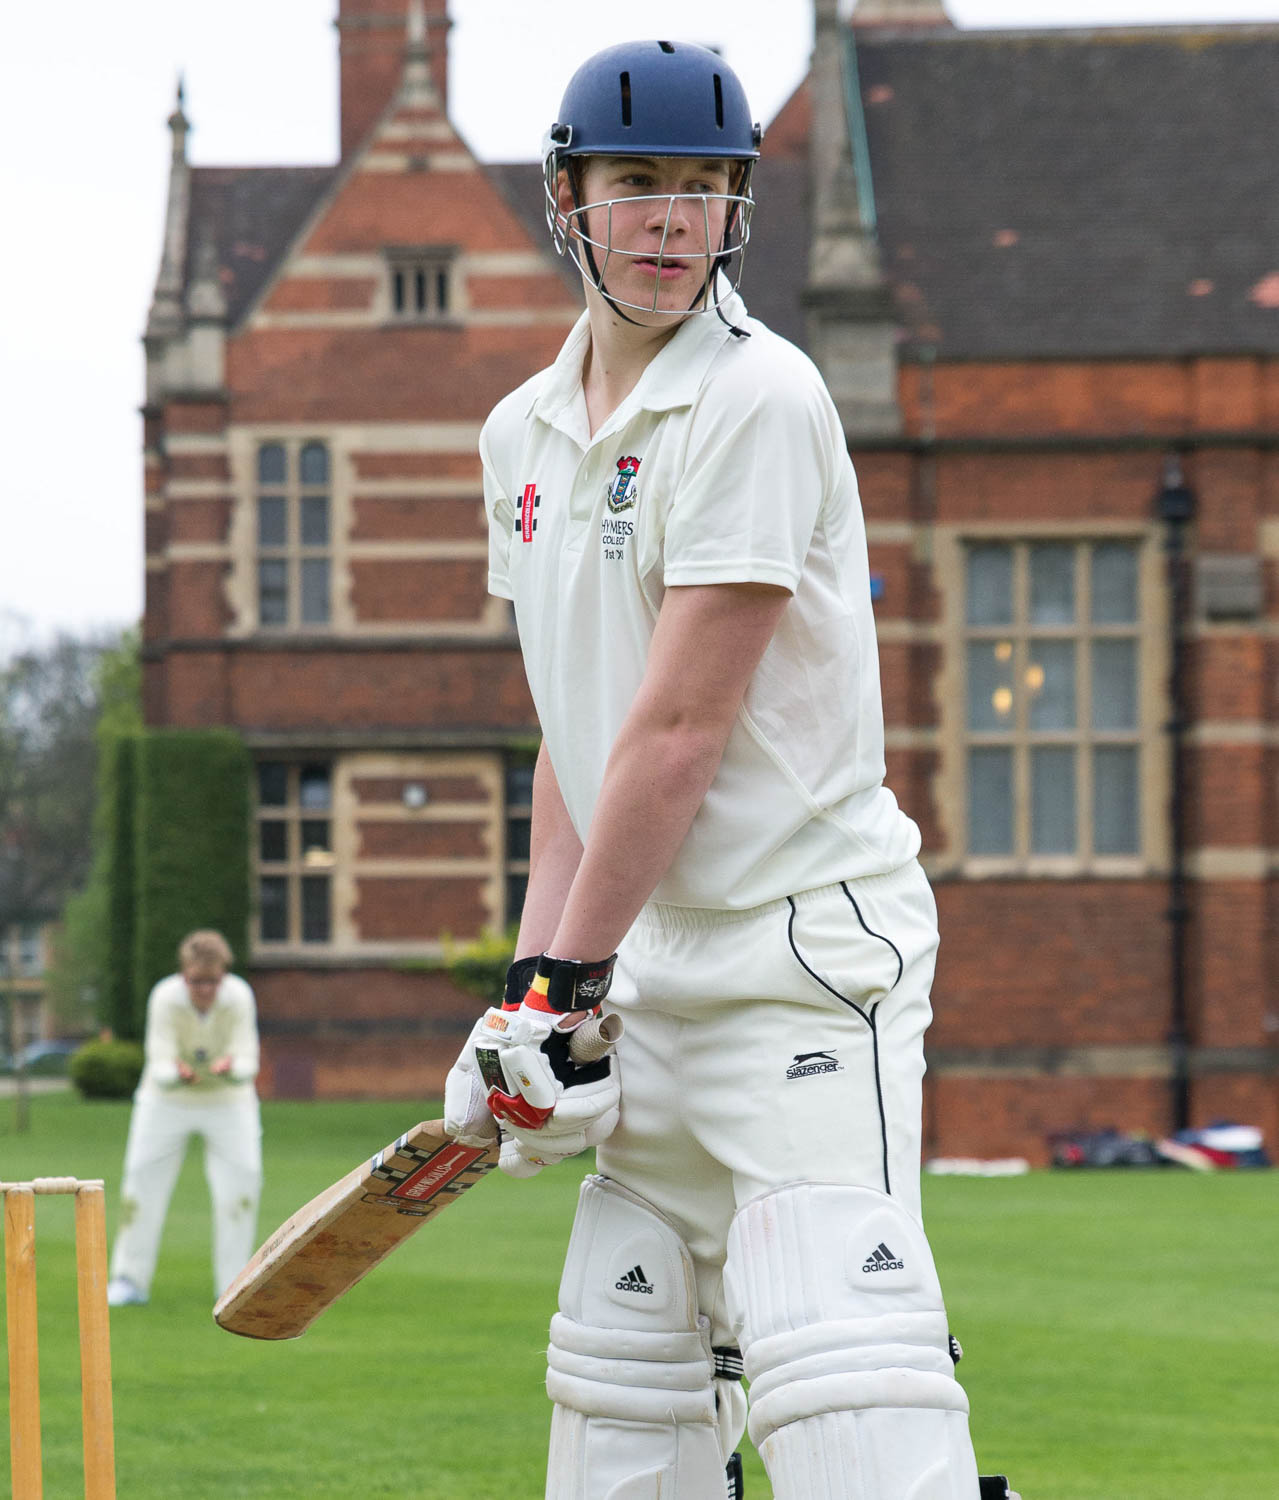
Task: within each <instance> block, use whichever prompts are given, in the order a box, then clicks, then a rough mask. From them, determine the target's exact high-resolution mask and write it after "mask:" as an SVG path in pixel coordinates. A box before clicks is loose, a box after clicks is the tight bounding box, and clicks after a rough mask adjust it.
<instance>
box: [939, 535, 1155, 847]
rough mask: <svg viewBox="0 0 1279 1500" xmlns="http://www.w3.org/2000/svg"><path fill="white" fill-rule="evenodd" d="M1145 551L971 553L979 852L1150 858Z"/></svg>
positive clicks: (973, 794) (1038, 547) (972, 756)
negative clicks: (1146, 854) (1146, 847)
mask: <svg viewBox="0 0 1279 1500" xmlns="http://www.w3.org/2000/svg"><path fill="white" fill-rule="evenodd" d="M1139 562H1140V549H1139V547H1138V545H1137V543H1135V542H1131V541H1092V542H1082V543H1080V542H1066V541H1047V540H1046V541H1042V542H1040V541H1036V542H1018V543H1004V542H996V543H990V542H981V543H972V544H970V545H969V546H968V547H967V549H966V551H965V569H964V575H965V577H964V582H965V589H964V607H965V609H964V646H963V650H964V664H963V665H964V682H965V692H964V710H965V730H964V758H965V768H964V774H965V783H966V801H967V810H968V829H967V849H968V854H969V855H970V856H972V857H992V858H1000V859H1015V860H1020V861H1026V860H1034V859H1039V858H1041V857H1053V856H1068V857H1071V858H1073V859H1075V860H1079V859H1084V860H1088V861H1095V860H1104V859H1105V858H1106V857H1110V856H1128V857H1129V858H1131V857H1132V856H1135V855H1139V854H1140V853H1141V852H1142V838H1141V822H1142V813H1143V809H1142V798H1143V796H1144V795H1145V790H1144V783H1143V776H1142V770H1143V767H1142V756H1143V744H1142V715H1141V708H1140V683H1141V680H1142V670H1141V669H1142V661H1141V656H1142V640H1141V602H1142V601H1141V599H1140V567H1139Z"/></svg>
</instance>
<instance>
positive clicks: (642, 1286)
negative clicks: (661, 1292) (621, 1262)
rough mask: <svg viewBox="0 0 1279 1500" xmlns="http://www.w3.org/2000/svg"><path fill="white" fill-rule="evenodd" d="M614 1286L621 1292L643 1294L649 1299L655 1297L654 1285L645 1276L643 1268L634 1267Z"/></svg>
mask: <svg viewBox="0 0 1279 1500" xmlns="http://www.w3.org/2000/svg"><path fill="white" fill-rule="evenodd" d="M613 1285H614V1286H615V1287H616V1288H617V1290H618V1291H619V1292H643V1293H645V1294H646V1295H647V1296H649V1297H651V1296H652V1295H653V1283H652V1282H651V1281H650V1280H649V1279H648V1277H647V1276H645V1274H644V1267H643V1266H632V1267H631V1269H630V1270H629V1271H627V1273H626V1275H625V1276H622V1277H619V1279H618V1280H617V1281H615V1282H614V1283H613Z"/></svg>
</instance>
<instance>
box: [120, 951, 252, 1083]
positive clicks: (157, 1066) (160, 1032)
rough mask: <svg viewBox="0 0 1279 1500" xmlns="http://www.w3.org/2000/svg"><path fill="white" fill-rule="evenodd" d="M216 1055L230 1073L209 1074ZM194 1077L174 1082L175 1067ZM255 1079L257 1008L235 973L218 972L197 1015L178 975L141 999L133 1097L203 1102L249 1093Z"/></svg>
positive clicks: (166, 980)
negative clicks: (141, 1050)
mask: <svg viewBox="0 0 1279 1500" xmlns="http://www.w3.org/2000/svg"><path fill="white" fill-rule="evenodd" d="M220 1057H229V1058H230V1059H231V1071H230V1073H229V1074H226V1075H222V1074H217V1073H211V1072H210V1071H209V1069H210V1066H211V1065H212V1064H213V1063H215V1062H217V1060H218V1058H220ZM179 1062H184V1063H185V1064H186V1065H187V1067H188V1068H190V1069H192V1071H193V1072H194V1073H195V1075H196V1076H195V1078H194V1079H193V1080H192V1081H191V1082H190V1083H186V1084H180V1083H179V1080H178V1063H179ZM257 1075H258V1026H257V1009H256V1006H255V1005H254V1001H253V991H252V989H251V988H250V987H249V985H248V984H247V983H246V982H245V981H244V980H243V979H241V978H240V977H239V975H238V974H224V975H223V976H222V982H221V983H220V984H219V985H218V989H217V994H216V995H215V996H214V997H213V1003H212V1005H210V1006H209V1008H208V1010H206V1011H203V1012H201V1011H198V1010H197V1009H196V1008H195V1006H194V1005H193V1004H192V1003H191V992H190V990H189V989H187V983H186V980H185V979H183V977H182V975H181V974H170V975H169V976H168V978H167V979H161V980H160V981H159V983H158V984H156V985H155V987H154V988H153V989H152V991H151V994H150V996H149V997H148V998H147V1034H146V1064H145V1066H144V1067H143V1070H142V1077H141V1079H140V1080H139V1083H138V1092H139V1093H148V1094H154V1093H156V1092H157V1091H162V1092H163V1093H164V1096H165V1098H167V1099H183V1100H195V1099H199V1100H200V1101H201V1102H203V1103H208V1101H209V1099H210V1097H212V1096H219V1095H220V1096H227V1097H229V1096H231V1095H235V1094H245V1093H252V1092H253V1088H252V1085H253V1080H254V1079H255V1078H256V1077H257Z"/></svg>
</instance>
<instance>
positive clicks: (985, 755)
mask: <svg viewBox="0 0 1279 1500" xmlns="http://www.w3.org/2000/svg"><path fill="white" fill-rule="evenodd" d="M817 11H818V28H819V35H818V45H817V47H816V49H815V52H814V69H813V72H812V74H811V75H810V78H809V79H807V80H806V81H805V83H804V84H803V85H802V86H801V88H800V89H799V90H798V91H797V93H796V94H795V96H794V97H793V98H792V99H791V101H790V102H789V103H788V104H787V106H786V107H785V108H784V109H783V111H782V112H781V114H780V115H779V117H778V119H777V120H776V121H774V122H773V124H772V126H771V128H770V130H769V132H768V138H767V140H766V143H765V159H764V160H763V162H761V164H760V171H759V176H758V179H757V196H758V198H759V199H760V204H761V207H760V209H759V211H758V212H757V214H756V218H755V226H756V227H755V234H754V238H753V240H752V245H751V250H750V253H749V256H748V260H747V269H746V275H745V280H744V290H745V293H746V296H747V300H748V302H749V303H750V305H751V307H752V310H753V311H754V312H756V313H757V314H758V315H760V316H762V317H764V318H765V320H766V321H768V322H770V323H771V324H773V326H775V327H776V328H778V330H779V331H781V332H783V333H785V334H786V335H787V336H789V337H792V338H794V339H796V341H797V342H800V343H801V344H803V345H805V346H806V347H807V348H808V349H809V350H810V352H811V353H812V354H813V355H814V357H815V358H816V359H817V360H818V362H819V364H821V366H822V368H823V370H824V372H825V373H826V375H827V379H828V382H829V383H830V385H831V388H832V391H833V393H834V395H835V397H836V400H837V402H838V404H839V405H840V409H841V412H842V414H843V416H844V419H845V425H846V428H847V431H848V434H849V443H850V448H851V449H852V452H853V456H854V460H855V463H856V465H857V469H858V473H859V476H860V479H861V485H862V492H863V502H864V505H865V510H866V515H867V520H868V526H869V534H870V541H871V552H872V568H873V570H874V574H875V577H874V584H875V589H876V593H877V606H876V607H877V614H878V620H879V629H880V651H881V661H882V666H883V676H884V691H885V713H886V723H887V735H888V747H889V751H888V760H889V781H890V784H891V785H892V786H893V787H894V789H895V791H896V792H897V794H898V797H899V799H900V800H901V802H902V803H903V805H904V806H905V807H906V809H907V810H908V811H909V812H910V813H911V814H912V816H914V817H915V818H916V819H917V820H918V821H919V823H920V824H921V827H922V828H923V831H924V841H925V855H926V861H927V864H928V868H929V870H930V873H931V874H932V876H933V878H934V880H935V883H936V887H937V893H938V900H939V905H940V908H941V916H942V930H943V947H942V958H941V965H940V969H939V974H938V983H937V987H936V1010H937V1020H936V1023H935V1025H934V1028H933V1031H932V1033H931V1034H930V1073H929V1083H928V1107H929V1122H930V1123H929V1130H930V1149H932V1150H933V1151H936V1152H943V1153H946V1154H983V1155H986V1154H1000V1155H1002V1154H1007V1153H1011V1152H1024V1153H1026V1154H1028V1155H1030V1156H1031V1157H1032V1158H1034V1159H1037V1160H1042V1159H1043V1156H1044V1150H1045V1147H1044V1139H1045V1135H1046V1133H1047V1132H1049V1131H1052V1130H1056V1129H1064V1128H1069V1127H1074V1126H1080V1125H1093V1126H1100V1125H1105V1124H1115V1125H1118V1126H1120V1127H1121V1128H1125V1129H1130V1130H1138V1129H1145V1130H1149V1131H1152V1132H1157V1131H1161V1130H1164V1129H1166V1128H1168V1126H1169V1125H1170V1124H1171V1123H1173V1122H1174V1120H1175V1119H1176V1117H1177V1115H1178V1114H1179V1113H1180V1114H1184V1115H1185V1116H1187V1117H1188V1118H1190V1119H1192V1120H1193V1121H1194V1122H1195V1123H1204V1122H1206V1121H1208V1120H1210V1119H1214V1118H1218V1117H1230V1118H1234V1119H1243V1120H1247V1121H1250V1122H1254V1123H1257V1124H1260V1125H1262V1126H1263V1128H1264V1129H1265V1130H1266V1132H1267V1137H1268V1139H1269V1141H1270V1142H1271V1144H1272V1145H1273V1144H1274V1143H1275V1142H1276V1141H1279V1081H1277V1071H1276V1068H1277V1063H1279V1049H1277V1045H1276V1031H1279V1002H1276V1000H1275V998H1274V969H1275V964H1276V960H1277V959H1279V948H1277V946H1276V938H1275V936H1274V930H1273V923H1272V922H1271V921H1270V912H1271V906H1272V902H1273V900H1274V895H1273V892H1274V879H1273V871H1274V868H1275V861H1276V855H1275V852H1274V851H1275V849H1276V847H1279V827H1276V807H1275V796H1274V789H1275V785H1276V778H1275V772H1276V765H1275V754H1276V736H1275V732H1274V730H1273V728H1272V720H1273V715H1274V706H1273V703H1272V688H1271V683H1272V682H1273V680H1274V663H1273V660H1272V658H1273V655H1274V650H1275V647H1274V641H1275V638H1276V634H1277V631H1276V621H1277V601H1276V595H1275V588H1274V586H1273V578H1274V558H1275V556H1276V555H1279V456H1277V453H1276V448H1277V435H1279V358H1277V357H1276V356H1277V355H1279V260H1277V259H1276V258H1275V251H1274V246H1275V244H1276V243H1279V237H1277V235H1276V230H1279V224H1277V223H1276V222H1275V219H1276V213H1277V210H1276V207H1275V201H1274V195H1273V193H1272V192H1271V191H1270V184H1271V182H1272V177H1271V165H1270V160H1269V146H1268V142H1269V141H1271V140H1273V139H1274V135H1275V127H1276V125H1279V120H1277V119H1276V113H1277V112H1279V104H1277V103H1276V97H1275V94H1274V91H1273V89H1272V88H1271V87H1270V83H1269V80H1270V79H1272V78H1273V76H1274V73H1275V69H1276V65H1277V64H1279V28H1264V27H1243V26H1234V27H1220V28H1196V29H1184V28H1183V29H1175V30H1174V29H1167V30H1156V29H1145V30H1140V31H1117V30H1108V31H1096V32H1088V31H1064V32H1032V33H1007V32H999V33H991V32H983V33H964V32H960V31H957V30H955V29H954V28H953V27H952V26H951V24H950V22H949V20H948V19H947V17H946V15H945V13H944V11H943V10H942V8H941V6H940V4H939V3H938V0H862V4H861V5H860V6H859V7H858V10H857V12H856V14H855V16H854V22H853V25H852V26H851V27H848V26H841V25H840V23H839V22H838V20H837V18H836V14H835V12H836V6H835V3H834V0H818V4H817ZM447 27H448V20H447V15H446V4H445V0H431V3H429V4H428V5H426V6H425V8H424V11H423V10H422V9H419V8H417V7H415V6H413V5H411V4H410V3H409V0H342V3H341V6H340V15H339V20H338V29H339V35H340V38H341V62H342V99H341V109H342V132H341V139H342V160H341V161H340V162H339V163H338V165H337V166H336V167H331V168H315V169H304V168H288V169H271V168H255V169H215V168H192V167H190V166H189V165H188V164H187V162H186V156H185V136H186V131H187V128H188V127H187V122H186V120H185V118H184V117H183V114H182V110H181V107H180V106H179V109H178V111H177V112H176V113H175V115H174V117H173V119H172V120H171V122H170V126H171V129H172V132H173V143H174V155H173V169H172V179H171V187H170V208H169V216H168V223H167V228H166V240H165V247H164V255H163V262H162V266H161V271H160V276H159V281H158V284H157V291H156V299H155V304H154V306H153V309H152V314H151V319H150V322H149V324H148V329H147V336H146V344H147V351H148V371H149V374H148V394H147V408H146V410H147V517H148V533H147V535H148V541H147V554H148V574H147V577H148V591H147V607H146V631H145V635H146V644H145V659H146V695H147V702H146V712H147V716H148V721H149V722H151V723H154V724H176V725H232V726H234V727H235V728H237V729H238V730H239V731H240V732H241V733H242V734H243V735H244V737H245V740H246V742H247V743H248V745H249V746H250V748H251V749H252V751H253V753H254V755H255V757H256V759H257V762H258V774H257V780H258V788H257V790H258V802H257V820H258V826H257V841H256V855H257V865H256V869H255V871H254V872H253V877H252V878H253V879H254V882H255V889H256V892H257V908H258V916H257V930H256V935H255V946H254V952H253V954H252V956H251V962H250V964H249V965H248V969H249V972H250V974H251V977H252V979H253V982H254V984H255V986H256V988H257V990H258V994H259V999H260V1007H261V1017H262V1027H263V1035H264V1049H265V1056H266V1067H265V1071H264V1080H263V1082H264V1087H265V1089H266V1090H267V1091H270V1092H274V1093H276V1094H283V1095H305V1094H309V1093H313V1092H315V1093H326V1094H333V1093H385V1094H388V1095H392V1094H406V1093H422V1092H426V1091H429V1090H432V1089H435V1088H438V1086H439V1082H440V1079H441V1077H442V1071H443V1068H444V1067H446V1066H447V1063H448V1061H449V1060H450V1059H451V1057H452V1055H453V1052H454V1051H455V1049H456V1044H457V1038H458V1035H459V1033H460V1030H461V1027H462V1023H463V1018H464V1017H465V1016H467V1015H469V1014H470V1012H471V1011H472V1010H473V1009H474V1001H473V1000H471V999H468V998H466V997H461V996H459V995H457V994H456V993H455V992H453V991H452V989H451V988H450V987H449V986H448V984H447V983H446V982H445V981H444V980H443V979H442V978H441V977H440V976H439V975H437V974H432V973H429V972H424V971H423V970H422V969H421V967H420V961H421V960H422V959H424V958H429V957H431V956H433V955H436V954H438V953H439V951H440V943H441V939H442V938H443V937H444V936H445V935H451V936H452V937H455V938H463V937H468V936H471V935H475V934H477V933H479V932H480V931H481V930H483V929H485V928H500V927H501V926H502V925H503V924H504V923H505V922H506V921H507V919H508V918H509V917H510V916H511V915H512V914H513V912H514V911H515V910H517V909H518V902H519V899H520V895H521V882H522V876H523V872H524V866H523V865H522V863H521V861H522V859H523V857H524V856H525V855H526V854H527V814H528V808H527V795H528V765H529V752H530V749H531V746H532V745H533V744H534V743H535V737H536V725H535V723H534V722H533V716H532V712H531V707H530V704H529V699H528V696H527V693H526V690H525V686H524V681H523V674H522V669H521V667H520V662H519V657H518V647H517V643H516V641H515V639H514V635H513V631H512V626H511V619H510V615H509V610H508V607H507V606H506V605H505V604H504V603H502V602H501V601H497V600H493V599H490V598H488V597H487V596H486V594H485V592H484V572H485V569H484V529H483V509H482V503H481V498H480V495H481V490H480V474H479V465H478V460H477V459H476V456H475V441H476V437H477V435H478V431H479V426H480V424H481V422H482V421H483V419H484V417H485V415H486V414H487V412H488V410H489V409H490V407H491V406H492V405H493V404H494V403H495V401H496V400H497V399H498V398H499V397H500V396H501V395H503V394H504V393H505V392H506V391H507V390H509V389H510V388H512V387H513V386H514V385H516V384H517V383H519V382H520V381H521V380H523V379H524V378H525V377H526V376H527V375H528V374H530V373H531V372H532V371H533V370H535V369H537V368H540V367H541V366H542V365H544V364H546V363H547V362H549V360H550V359H551V358H552V357H553V356H554V353H555V351H556V350H557V348H558V346H559V344H560V342H561V340H562V338H563V335H564V332H565V330H566V329H567V327H568V326H569V324H570V323H571V321H572V319H573V318H574V316H575V315H576V311H577V308H578V305H579V297H578V295H577V293H576V290H575V289H574V287H573V285H572V282H571V280H567V279H565V277H564V274H563V267H562V266H561V264H560V263H558V262H556V261H555V260H554V259H553V258H552V257H551V256H550V255H549V253H548V251H547V249H546V237H545V233H544V231H543V229H542V225H541V209H540V179H539V175H538V171H537V168H536V167H533V166H530V165H529V164H521V165H517V166H507V167H503V166H489V167H482V166H480V165H479V164H478V163H476V161H475V160H474V159H473V158H472V157H471V155H470V154H469V152H468V151H467V149H466V147H465V146H464V145H463V143H462V142H461V141H460V139H459V138H458V137H457V135H456V134H455V133H454V131H453V130H452V128H451V126H450V124H449V122H448V116H447V76H446V74H447V65H446V57H447V48H446V38H447ZM1172 458H1175V459H1176V461H1177V462H1178V463H1179V464H1180V471H1179V472H1180V474H1181V475H1183V476H1184V481H1178V479H1177V473H1178V471H1176V470H1175V469H1174V468H1172V467H1170V459H1172ZM1161 493H1163V494H1164V512H1165V514H1164V515H1163V516H1162V517H1161V513H1160V510H1159V508H1158V506H1159V502H1158V498H1157V497H1158V496H1159V495H1160V494H1161ZM1187 507H1189V508H1191V509H1192V514H1191V515H1190V517H1189V519H1188V520H1179V519H1177V517H1178V516H1180V515H1181V514H1182V512H1183V510H1184V509H1186V508H1187ZM1168 517H1171V519H1169V518H1168ZM1169 537H1174V538H1176V539H1177V541H1178V545H1180V546H1182V547H1183V548H1184V559H1185V560H1184V561H1183V562H1182V563H1181V564H1179V565H1178V567H1177V569H1175V570H1174V571H1175V576H1176V577H1178V578H1179V579H1181V580H1182V583H1183V585H1184V588H1183V589H1182V592H1181V593H1180V594H1175V593H1174V591H1173V590H1172V588H1171V586H1170V578H1171V577H1172V576H1173V574H1172V573H1170V571H1169V569H1168V567H1167V565H1166V557H1165V546H1166V543H1167V541H1168V538H1169ZM1178 601H1180V602H1178ZM1174 666H1175V667H1176V669H1177V670H1176V671H1175V672H1174V670H1173V669H1174ZM1174 680H1175V681H1176V682H1177V683H1179V684H1180V685H1181V687H1180V690H1179V693H1178V694H1177V695H1174V693H1173V691H1172V686H1171V684H1172V683H1173V682H1174ZM1175 700H1176V703H1177V705H1179V706H1178V711H1177V712H1174V701H1175ZM1170 724H1171V728H1170ZM1174 790H1176V791H1177V795H1175V796H1174ZM1170 913H1171V919H1170ZM415 964H417V965H418V966H417V967H415Z"/></svg>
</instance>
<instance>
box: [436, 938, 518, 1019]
mask: <svg viewBox="0 0 1279 1500" xmlns="http://www.w3.org/2000/svg"><path fill="white" fill-rule="evenodd" d="M519 932H520V929H519V924H518V923H515V924H513V925H512V926H511V927H508V928H507V930H506V931H505V932H493V931H491V930H486V931H485V932H484V934H483V936H482V937H479V938H477V939H476V940H475V941H474V942H473V943H456V944H455V943H453V942H451V941H450V940H449V938H447V937H446V938H445V939H444V967H445V969H447V970H448V974H449V977H450V978H451V979H452V980H453V982H454V984H457V985H460V986H461V987H462V989H464V990H469V991H470V992H471V994H473V995H478V996H479V997H480V999H481V1000H483V1001H484V1003H485V1004H486V1005H501V1003H502V996H503V994H504V992H505V990H506V971H507V969H509V968H510V966H511V961H512V960H513V959H514V957H515V941H516V939H517V938H518V937H519Z"/></svg>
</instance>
